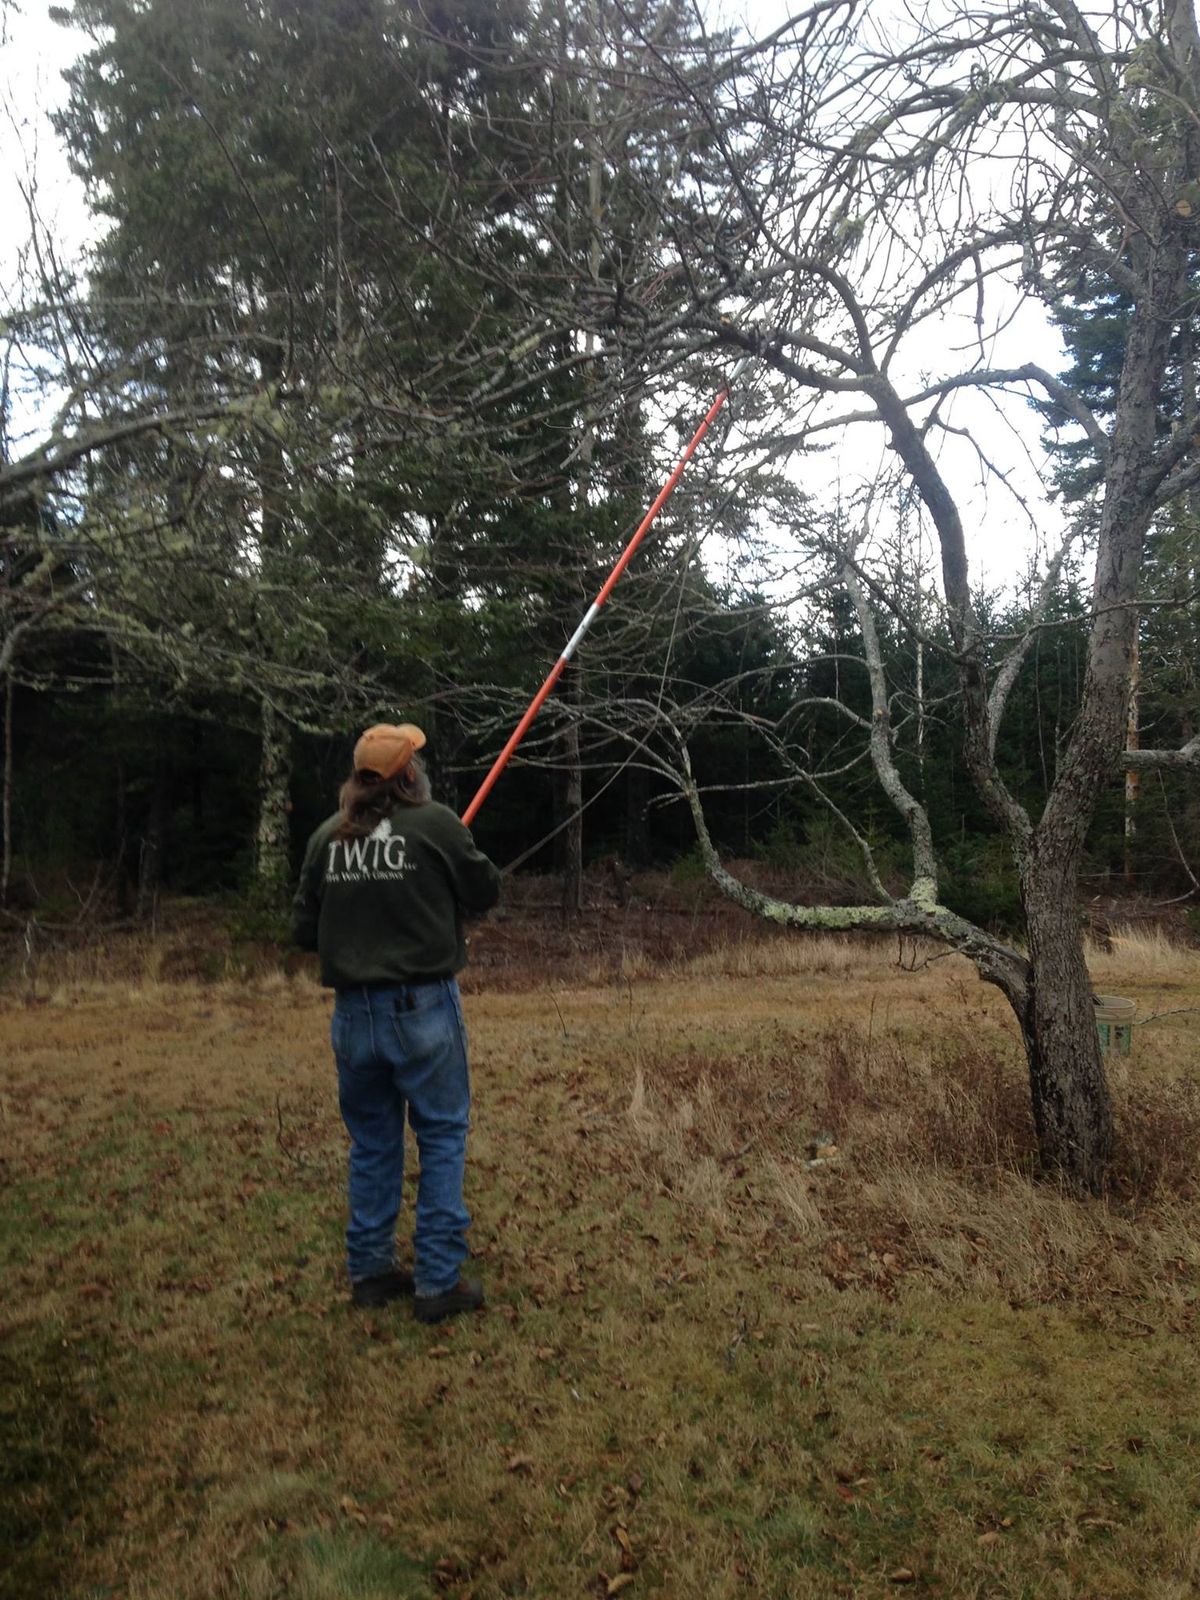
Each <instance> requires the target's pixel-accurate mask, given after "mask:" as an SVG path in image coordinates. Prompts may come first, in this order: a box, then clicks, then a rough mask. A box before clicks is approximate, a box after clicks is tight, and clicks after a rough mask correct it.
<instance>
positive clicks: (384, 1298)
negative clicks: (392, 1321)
mask: <svg viewBox="0 0 1200 1600" xmlns="http://www.w3.org/2000/svg"><path fill="white" fill-rule="evenodd" d="M412 1292H413V1275H412V1273H411V1272H400V1271H399V1270H393V1271H391V1272H381V1273H379V1274H378V1276H377V1277H374V1278H356V1279H355V1280H354V1282H353V1283H352V1284H351V1285H350V1298H351V1300H352V1301H353V1303H354V1304H355V1305H356V1306H358V1307H360V1308H362V1309H367V1308H369V1307H374V1306H385V1305H387V1303H388V1301H389V1300H399V1299H400V1298H401V1296H403V1295H406V1294H411V1293H412Z"/></svg>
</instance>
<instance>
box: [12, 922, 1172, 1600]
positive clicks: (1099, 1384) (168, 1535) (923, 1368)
mask: <svg viewBox="0 0 1200 1600" xmlns="http://www.w3.org/2000/svg"><path fill="white" fill-rule="evenodd" d="M503 936H504V934H503V929H501V930H500V931H499V933H493V934H492V935H490V936H489V937H491V938H493V939H502V938H503ZM903 954H904V955H905V957H906V965H909V966H916V967H917V969H918V970H916V971H906V970H902V968H901V966H899V965H898V964H897V952H896V947H895V946H894V945H888V946H882V945H881V946H877V947H864V946H862V945H852V944H849V943H843V942H838V941H833V942H825V943H822V944H818V943H815V942H812V941H808V940H804V939H798V938H796V939H787V940H782V939H781V940H772V941H768V942H761V943H760V942H758V941H749V942H744V943H740V944H737V945H731V946H728V947H726V948H722V947H720V946H717V947H715V948H711V949H709V950H708V951H706V952H705V953H704V954H702V955H700V956H698V957H696V958H695V959H694V960H692V961H686V960H675V961H674V962H672V963H671V964H670V965H669V967H667V968H666V969H665V970H661V971H657V972H655V971H653V970H650V967H649V964H648V963H647V962H646V961H645V960H644V959H639V960H636V961H631V962H627V963H626V966H625V970H624V972H621V971H619V970H610V971H609V972H608V973H607V974H606V975H604V976H603V978H600V977H597V978H596V979H595V981H591V982H585V981H583V980H582V978H579V977H578V975H576V976H575V977H572V978H571V979H570V981H569V982H564V981H563V978H562V976H561V973H556V969H555V968H554V967H552V966H549V965H547V966H546V967H544V968H543V969H542V973H540V974H537V975H535V977H534V978H533V979H531V980H530V981H528V982H525V983H521V984H508V985H506V986H504V987H499V986H498V984H499V980H498V979H497V980H494V981H493V977H491V976H489V972H488V969H487V964H486V962H485V963H483V964H482V965H481V967H480V968H479V969H477V971H476V974H475V976H474V978H473V979H472V986H471V992H470V993H469V994H468V999H467V1015H468V1022H469V1026H470V1029H471V1033H472V1054H473V1065H474V1075H475V1092H476V1106H475V1131H474V1133H473V1135H472V1147H471V1150H472V1159H471V1165H470V1170H469V1193H468V1199H469V1203H470V1204H471V1206H472V1209H473V1211H474V1215H475V1227H474V1230H473V1241H474V1247H475V1251H476V1254H477V1256H478V1258H479V1268H480V1271H481V1273H482V1275H483V1276H484V1278H485V1281H486V1284H487V1288H488V1292H489V1296H490V1305H489V1309H488V1310H487V1312H486V1313H485V1314H483V1315H481V1316H479V1317H477V1318H473V1319H471V1320H469V1321H463V1322H459V1323H457V1324H451V1325H447V1326H445V1327H443V1328H440V1329H432V1330H430V1329H425V1328H422V1327H420V1326H418V1325H417V1324H416V1323H414V1322H413V1321H412V1319H411V1317H410V1316H409V1315H408V1314H407V1313H406V1312H405V1311H404V1310H403V1309H398V1310H389V1311H387V1312H378V1313H371V1314H367V1315H363V1314H361V1313H353V1312H351V1311H350V1310H349V1308H348V1306H347V1303H346V1290H345V1285H344V1283H343V1279H342V1266H341V1259H342V1239H341V1232H342V1226H343V1196H342V1183H343V1160H344V1141H343V1134H342V1129H341V1125H340V1121H339V1119H338V1116H337V1110H336V1104H335V1098H334V1092H333V1081H332V1071H331V1065H330V1061H329V1055H328V1049H327V1020H328V1011H329V1001H328V997H327V996H325V995H324V994H323V993H322V992H321V991H320V990H319V989H317V988H316V987H315V985H314V984H313V982H312V980H311V978H310V977H308V976H307V975H306V974H304V973H297V974H294V975H292V976H290V977H287V978H282V977H281V978H276V979H273V980H272V979H262V980H259V981H254V982H250V983H245V982H243V983H236V984H235V983H232V982H226V983H216V984H210V985H200V984H191V983H181V982H168V981H156V980H154V979H153V977H150V978H145V977H143V978H142V979H140V980H135V979H131V980H130V981H128V982H123V983H112V982H108V983H105V982H101V981H99V980H98V979H97V978H96V977H95V976H94V975H92V976H91V977H90V978H89V979H88V981H86V982H85V981H83V980H82V978H80V977H79V976H78V975H77V976H76V978H75V979H71V977H70V975H69V974H68V976H67V977H66V978H64V979H63V981H62V982H61V983H59V984H58V986H57V987H55V986H54V985H53V984H52V983H51V982H48V981H47V979H46V977H45V975H44V974H43V975H42V979H41V982H40V986H39V988H38V989H37V990H36V992H34V993H33V994H32V996H31V995H29V994H23V993H20V992H17V993H14V994H13V995H11V996H10V997H9V999H8V1000H7V1001H5V1002H3V1003H2V1008H0V1041H2V1043H3V1050H2V1052H0V1053H2V1056H3V1078H2V1082H0V1135H2V1140H3V1146H2V1155H3V1166H2V1168H0V1173H2V1176H3V1185H4V1187H3V1195H4V1201H3V1211H2V1215H0V1262H2V1267H3V1275H4V1283H5V1285H6V1292H5V1295H4V1300H3V1305H2V1307H0V1334H2V1338H0V1371H2V1379H3V1382H2V1385H0V1392H2V1398H0V1416H2V1424H0V1426H2V1434H3V1437H2V1439H0V1477H2V1478H3V1480H4V1481H3V1483H2V1484H0V1545H2V1546H3V1548H4V1550H5V1552H6V1557H7V1559H6V1561H5V1563H3V1564H2V1565H0V1596H3V1597H4V1600H14V1597H17V1596H20V1597H25V1596H29V1597H34V1596H38V1597H41V1596H61V1597H63V1600H83V1597H89V1600H99V1597H100V1596H121V1597H127V1600H148V1597H156V1600H157V1597H164V1600H201V1597H203V1600H210V1597H218V1600H227V1597H229V1600H232V1597H239V1600H242V1597H244V1600H274V1597H282V1596H288V1597H296V1600H352V1597H361V1600H384V1597H388V1600H405V1597H418V1596H464V1597H465V1596H475V1597H478V1600H485V1597H498V1596H510V1595H524V1596H540V1597H552V1596H572V1595H579V1596H611V1595H618V1594H624V1595H627V1596H629V1597H631V1600H637V1597H639V1596H643V1595H646V1596H651V1595H653V1596H660V1597H676V1596H678V1597H693V1596H695V1597H704V1600H723V1597H733V1596H748V1597H749V1596H759V1597H768V1596H769V1597H783V1596H813V1597H824V1596H863V1597H871V1596H884V1595H892V1594H897V1593H914V1594H925V1595H942V1596H947V1597H951V1596H952V1597H955V1600H967V1597H974V1596H979V1597H982V1596H997V1597H998V1596H1006V1597H1017V1596H1028V1597H1030V1600H1032V1597H1035V1596H1036V1597H1038V1600H1044V1597H1055V1596H1062V1597H1072V1600H1081V1597H1086V1600H1093V1597H1094V1600H1102V1597H1103V1600H1117V1597H1126V1596H1127V1597H1131V1600H1132V1597H1135V1596H1137V1597H1143V1596H1153V1597H1154V1600H1174V1597H1183V1596H1190V1595H1195V1594H1197V1593H1198V1592H1200V1454H1198V1451H1197V1445H1198V1444H1200V1437H1198V1436H1200V1399H1198V1393H1200V1386H1198V1381H1197V1380H1198V1378H1200V1360H1198V1356H1197V1344H1196V1322H1195V1317H1196V1297H1197V1288H1198V1284H1200V1185H1198V1184H1197V1177H1196V1174H1197V1169H1198V1163H1200V1028H1198V1027H1197V1022H1198V1021H1200V1018H1198V1017H1197V1016H1193V1015H1191V1014H1189V1013H1190V1010H1191V1008H1193V1007H1197V1006H1200V960H1198V959H1197V957H1196V955H1195V953H1188V952H1176V951H1172V950H1171V949H1170V948H1169V947H1168V946H1165V945H1163V944H1161V943H1159V944H1157V945H1155V944H1154V942H1153V941H1147V940H1145V939H1137V938H1127V939H1124V940H1122V939H1121V938H1120V937H1118V939H1117V940H1116V941H1115V943H1114V946H1113V950H1112V952H1111V954H1108V955H1104V956H1098V957H1097V962H1096V979H1097V983H1098V986H1099V987H1100V988H1102V989H1104V990H1106V991H1111V992H1118V993H1126V994H1131V995H1133V996H1135V997H1136V998H1138V1000H1139V1002H1140V1003H1141V1014H1142V1015H1143V1016H1147V1015H1152V1014H1158V1013H1171V1014H1170V1015H1159V1017H1158V1020H1156V1021H1152V1022H1149V1023H1147V1024H1146V1025H1145V1026H1143V1027H1141V1028H1140V1029H1139V1030H1138V1033H1137V1036H1136V1038H1135V1045H1134V1055H1133V1057H1132V1058H1131V1059H1130V1060H1129V1062H1128V1063H1125V1062H1121V1063H1117V1064H1116V1067H1115V1069H1114V1088H1115V1092H1116V1097H1117V1102H1118V1110H1119V1118H1120V1127H1121V1150H1120V1156H1119V1160H1118V1163H1117V1167H1116V1174H1115V1179H1114V1189H1113V1193H1112V1195H1111V1196H1110V1197H1109V1199H1108V1200H1106V1201H1104V1202H1094V1203H1087V1204H1081V1203H1078V1202H1075V1201H1072V1200H1069V1199H1066V1198H1065V1197H1063V1196H1061V1195H1059V1194H1057V1193H1056V1192H1055V1191H1054V1190H1053V1189H1051V1188H1049V1187H1047V1186H1046V1185H1042V1184H1035V1183H1033V1182H1031V1181H1030V1177H1029V1174H1030V1171H1031V1167H1032V1155H1031V1152H1032V1135H1031V1130H1030V1126H1029V1120H1028V1112H1027V1106H1026V1093H1025V1088H1024V1085H1023V1083H1022V1069H1021V1064H1020V1061H1019V1050H1018V1046H1017V1042H1016V1039H1015V1036H1014V1030H1013V1025H1012V1023H1011V1020H1010V1019H1009V1017H1008V1016H1007V1014H1006V1011H1005V1008H1004V1006H1003V1004H1002V1002H1001V1001H1000V999H999V997H998V996H996V995H995V994H993V993H992V992H990V991H988V990H987V989H985V988H984V987H982V986H981V985H980V984H979V983H978V982H977V980H976V979H975V977H974V976H973V973H972V972H971V970H970V969H969V968H968V967H967V966H966V965H965V964H964V963H962V962H961V961H959V960H958V959H957V958H951V959H943V960H939V961H936V962H933V963H932V964H928V965H922V961H921V952H915V951H911V950H910V951H905V952H903ZM572 985H573V986H572ZM830 1146H833V1147H835V1148H834V1149H830V1148H829V1147H830ZM817 1149H820V1150H821V1151H822V1152H823V1154H822V1157H821V1159H820V1161H819V1164H813V1165H810V1161H811V1160H812V1159H813V1152H814V1151H815V1150H817ZM413 1164H415V1162H414V1163H413ZM410 1179H411V1174H410ZM410 1188H411V1184H410Z"/></svg>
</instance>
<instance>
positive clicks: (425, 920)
mask: <svg viewBox="0 0 1200 1600" xmlns="http://www.w3.org/2000/svg"><path fill="white" fill-rule="evenodd" d="M337 823H338V818H337V816H332V817H330V818H329V819H328V821H326V822H323V823H322V824H321V826H320V827H319V828H318V829H317V831H316V832H315V833H314V834H313V836H312V838H311V839H310V840H309V841H308V849H307V850H306V851H305V852H304V865H303V867H301V869H300V887H299V889H298V890H297V891H296V898H295V901H294V902H293V906H292V935H293V937H294V938H295V941H296V943H297V944H298V945H300V946H301V947H302V948H303V949H305V950H317V951H319V952H320V956H321V982H322V983H323V984H325V985H327V986H328V987H329V988H331V989H342V988H353V987H355V986H356V985H358V984H364V983H414V982H416V983H419V982H421V981H423V980H425V979H428V978H448V977H450V976H451V975H452V974H453V973H455V972H457V971H458V970H459V968H460V967H464V966H466V963H467V951H466V945H465V943H464V941H463V931H462V920H463V913H464V912H472V911H476V912H478V911H487V910H488V909H489V907H491V906H494V905H495V903H496V901H497V900H498V899H499V897H500V873H499V872H498V871H497V869H496V868H495V867H494V866H493V865H492V863H491V862H490V861H489V860H488V858H487V857H486V856H485V855H484V854H483V853H482V852H481V851H479V850H477V849H476V848H475V842H474V840H473V839H472V838H471V835H470V834H469V833H468V832H467V830H466V828H464V827H463V825H462V823H461V822H460V821H459V820H458V818H457V817H456V816H455V815H454V813H453V811H451V810H450V808H449V807H448V806H441V805H438V804H437V803H436V801H430V802H429V803H428V804H426V805H418V806H408V805H396V806H394V807H393V808H392V811H391V812H390V814H389V815H388V816H387V817H385V818H384V820H383V821H382V822H381V823H380V824H379V826H378V827H377V828H376V829H375V831H374V833H372V834H369V835H367V836H366V837H365V838H357V839H335V838H334V830H335V829H336V827H337Z"/></svg>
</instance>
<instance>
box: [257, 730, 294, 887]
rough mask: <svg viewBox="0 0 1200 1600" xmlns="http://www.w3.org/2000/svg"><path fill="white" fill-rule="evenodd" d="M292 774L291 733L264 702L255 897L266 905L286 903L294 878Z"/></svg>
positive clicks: (259, 776) (259, 770)
mask: <svg viewBox="0 0 1200 1600" xmlns="http://www.w3.org/2000/svg"><path fill="white" fill-rule="evenodd" d="M291 775H292V741H291V730H290V729H289V728H288V727H287V724H286V723H285V722H284V721H283V720H282V718H281V717H280V716H279V714H278V712H277V711H276V710H275V708H274V706H273V705H271V703H270V701H268V700H264V701H263V702H262V758H261V762H260V765H259V769H258V833H257V836H256V839H255V855H254V896H255V899H256V900H258V901H259V902H260V903H261V904H262V905H266V906H276V905H281V904H282V903H283V899H284V897H285V895H286V893H287V887H288V880H289V878H290V876H291V863H290V858H289V850H288V844H289V824H288V816H289V812H290V811H291V802H290V799H289V793H290V783H291Z"/></svg>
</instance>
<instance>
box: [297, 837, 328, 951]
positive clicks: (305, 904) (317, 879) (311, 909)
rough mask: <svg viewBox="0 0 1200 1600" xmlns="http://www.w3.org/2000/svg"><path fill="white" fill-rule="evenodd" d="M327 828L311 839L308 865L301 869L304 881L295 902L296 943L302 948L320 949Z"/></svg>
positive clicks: (305, 863)
mask: <svg viewBox="0 0 1200 1600" xmlns="http://www.w3.org/2000/svg"><path fill="white" fill-rule="evenodd" d="M323 832H324V830H323V829H321V828H318V829H317V831H316V833H314V834H313V836H312V838H311V839H310V840H309V841H308V848H307V850H305V852H304V865H303V866H302V867H301V868H300V883H299V885H298V887H297V889H296V896H295V899H294V900H293V901H292V942H293V943H294V944H298V945H299V946H300V948H301V950H315V949H316V948H317V924H318V922H319V920H320V916H321V888H322V884H323V880H324V875H323V873H322V871H321V856H322V853H323V851H324V846H325V840H324V837H323Z"/></svg>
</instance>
